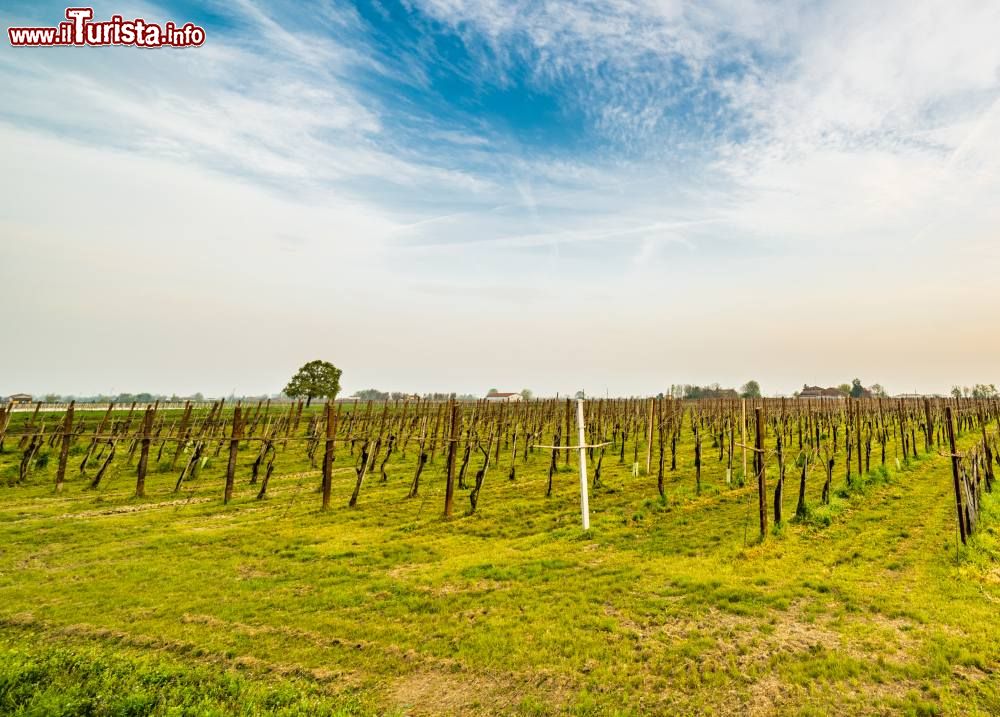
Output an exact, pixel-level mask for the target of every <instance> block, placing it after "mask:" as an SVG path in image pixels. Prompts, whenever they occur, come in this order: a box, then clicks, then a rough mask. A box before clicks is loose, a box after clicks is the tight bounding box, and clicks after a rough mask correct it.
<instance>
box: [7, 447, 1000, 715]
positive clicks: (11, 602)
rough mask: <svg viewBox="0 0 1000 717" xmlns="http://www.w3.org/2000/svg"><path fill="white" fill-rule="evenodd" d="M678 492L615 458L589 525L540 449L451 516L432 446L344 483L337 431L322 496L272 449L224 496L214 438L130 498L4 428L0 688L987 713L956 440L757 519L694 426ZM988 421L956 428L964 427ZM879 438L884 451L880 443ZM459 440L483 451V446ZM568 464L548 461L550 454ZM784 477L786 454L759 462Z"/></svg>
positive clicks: (977, 561)
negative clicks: (775, 517) (60, 467)
mask: <svg viewBox="0 0 1000 717" xmlns="http://www.w3.org/2000/svg"><path fill="white" fill-rule="evenodd" d="M683 437H684V439H685V440H686V441H687V442H686V443H682V444H681V449H680V451H679V461H678V470H677V471H676V472H671V473H668V484H667V499H666V500H665V501H661V500H660V498H659V496H658V495H657V490H656V480H655V476H653V477H648V476H644V475H643V476H640V477H638V478H636V477H632V475H631V472H630V469H631V466H630V465H620V464H619V463H618V458H617V456H612V455H611V454H610V453H609V454H608V455H607V456H605V459H604V470H603V476H602V478H603V487H601V488H600V489H597V490H596V491H593V492H592V494H591V510H592V515H591V521H592V529H591V530H590V531H589V533H587V534H583V533H582V531H581V529H580V526H579V503H578V497H579V493H578V491H579V478H578V473H577V467H576V463H575V460H574V461H572V462H571V463H570V464H569V466H566V467H565V468H563V469H562V470H561V471H560V472H559V473H558V474H557V476H556V485H555V489H554V492H553V496H552V497H551V498H546V497H545V483H546V468H547V464H548V452H547V451H538V452H536V453H535V454H534V456H533V457H532V459H531V460H530V461H529V462H528V463H527V464H521V463H520V459H518V461H519V465H518V472H517V477H516V480H514V481H509V480H508V479H507V466H508V465H509V463H508V460H509V459H507V458H504V459H503V460H502V461H501V464H500V466H499V467H494V468H492V469H491V471H490V473H489V475H488V476H487V479H486V483H485V486H484V488H483V491H482V495H481V497H480V503H479V508H478V510H477V512H476V513H475V514H474V515H468V514H467V508H468V505H469V502H468V498H467V493H466V492H465V491H461V492H459V494H458V496H457V498H456V506H457V510H456V515H455V517H453V518H452V519H450V520H445V519H443V518H442V507H443V500H444V498H443V494H444V479H443V473H444V464H445V461H444V457H443V456H442V455H440V453H439V454H438V456H437V457H436V458H435V461H434V463H433V464H432V465H430V466H429V467H428V469H427V470H426V471H425V473H424V478H423V482H422V490H421V495H420V496H419V497H418V498H415V499H411V500H407V499H406V498H405V496H406V493H407V490H408V488H409V483H410V479H411V477H412V471H413V454H414V453H415V448H414V447H412V446H411V449H410V451H409V453H408V455H407V457H406V459H403V458H402V456H401V455H399V453H397V454H396V455H395V458H394V460H393V461H392V462H390V464H389V466H388V474H389V479H388V481H387V482H385V483H382V482H381V481H380V479H379V476H378V475H377V474H374V475H372V476H371V477H370V478H369V479H368V480H367V481H366V483H365V486H364V489H363V491H362V493H361V500H360V502H359V505H358V507H357V508H354V509H349V508H347V500H348V497H349V496H350V493H351V490H352V488H353V483H354V474H353V470H352V468H351V461H350V457H349V456H348V455H347V452H346V451H345V450H341V449H338V459H337V462H336V463H335V469H334V474H333V479H334V482H333V494H334V508H333V510H331V511H329V512H327V513H321V512H320V511H319V510H318V508H319V502H320V501H319V495H318V493H317V489H318V486H319V474H318V472H316V471H310V470H309V466H308V464H307V461H306V460H305V458H304V457H299V458H292V456H291V454H288V455H285V454H281V455H280V456H279V459H278V461H277V463H276V465H277V467H278V472H277V474H276V476H275V477H274V478H273V479H272V482H271V488H270V491H269V498H268V499H266V500H264V501H257V500H256V499H255V496H256V492H257V491H256V488H255V487H254V486H250V485H247V477H248V476H249V464H250V462H251V461H252V459H253V455H252V451H250V450H246V451H243V452H241V454H240V463H239V473H238V476H239V481H238V485H237V494H236V498H235V499H234V501H233V502H231V503H230V504H229V505H228V506H226V505H223V503H222V500H221V498H222V475H223V472H224V470H225V452H224V451H223V454H222V455H220V456H219V457H216V458H212V459H211V460H210V462H209V463H208V464H207V465H206V466H205V467H204V468H203V470H202V472H201V474H200V476H199V477H198V478H197V479H195V480H192V481H190V482H188V483H186V484H185V486H184V488H183V489H182V491H181V493H180V494H174V493H173V492H172V490H173V486H174V482H175V480H176V474H177V472H178V471H179V467H178V469H177V470H174V471H168V470H167V469H166V461H163V462H161V463H160V464H158V465H155V466H153V467H151V473H150V476H149V477H148V479H147V492H148V495H147V497H146V498H145V499H142V500H137V499H135V498H133V497H132V494H133V492H134V482H135V480H134V465H133V466H127V465H125V463H124V459H123V458H122V459H120V460H119V462H118V463H116V464H115V467H114V468H113V469H112V472H111V473H110V475H108V476H107V477H106V478H105V480H104V482H103V484H102V486H101V488H100V490H98V491H91V490H87V489H86V485H87V480H86V479H85V478H84V477H82V476H79V475H78V473H77V471H76V465H78V463H79V460H76V461H75V462H74V460H73V457H74V456H78V455H79V453H80V452H82V451H83V450H84V449H85V445H81V444H77V445H74V447H73V453H74V455H73V456H71V459H70V466H71V470H70V471H69V474H68V482H67V484H66V489H65V491H64V492H63V493H61V494H58V495H57V494H55V493H54V491H53V482H54V479H53V476H54V471H55V451H50V452H49V455H50V460H49V461H48V464H47V465H45V466H44V467H38V468H36V469H35V470H34V472H33V473H32V474H31V476H30V478H29V480H28V481H27V482H26V483H23V484H20V485H13V481H14V479H15V478H16V476H17V464H18V462H19V460H20V452H19V451H16V450H14V449H15V448H16V443H13V442H11V441H10V440H8V449H7V451H6V452H5V453H3V454H0V713H2V714H13V715H22V714H23V715H60V714H66V715H145V714H168V715H181V714H198V715H201V714H240V715H257V714H272V713H273V714H287V715H292V714H294V715H322V714H345V715H346V714H438V713H446V714H458V713H461V714H494V713H505V714H506V713H512V714H539V715H543V714H561V713H570V714H693V713H704V714H770V713H792V714H862V713H864V714H870V713H887V714H895V713H900V714H976V713H979V714H998V713H1000V677H998V674H997V670H998V668H1000V568H998V563H997V562H996V560H997V557H998V556H1000V548H998V542H997V532H996V531H997V525H998V521H997V517H998V514H1000V506H998V504H997V503H996V501H995V499H994V498H993V496H988V497H987V498H986V499H985V505H984V516H983V524H982V526H981V528H980V531H979V532H978V533H977V534H976V536H975V537H974V538H973V539H972V541H971V543H970V546H969V547H967V548H961V549H960V548H959V546H958V540H957V530H956V519H955V506H954V497H953V493H952V485H951V474H950V468H949V460H948V459H947V458H945V457H942V456H940V455H938V454H937V453H930V454H926V455H921V457H920V459H919V460H915V461H912V462H911V463H910V464H909V465H906V466H901V467H900V468H897V467H896V466H895V462H894V460H893V459H892V456H893V455H894V453H893V448H892V447H890V449H889V451H888V454H889V457H890V459H889V462H890V464H892V465H891V469H890V470H889V471H873V472H872V474H870V475H868V476H867V477H866V478H865V480H864V482H863V483H861V484H858V483H856V484H855V486H854V488H853V489H852V490H850V491H848V490H846V489H845V484H844V469H843V456H842V455H841V456H839V457H838V461H837V466H836V468H835V472H834V476H835V480H834V489H835V495H834V500H833V504H832V505H831V506H829V507H820V506H819V502H820V500H819V494H820V488H821V484H822V480H823V477H822V470H821V469H820V468H819V466H818V465H817V466H816V468H814V469H813V470H812V471H811V473H810V477H809V491H808V495H809V502H810V508H811V514H810V517H809V519H808V520H806V521H802V522H797V521H795V520H788V518H791V516H793V515H794V512H795V501H796V491H797V485H798V472H797V470H795V469H794V468H793V467H790V468H789V471H788V477H787V482H786V489H785V501H784V505H785V515H786V522H785V523H784V524H782V525H781V526H778V527H777V528H776V529H774V530H773V531H771V532H770V534H769V535H768V536H767V538H766V539H765V540H764V541H762V542H760V541H758V540H757V539H756V533H757V524H756V489H755V487H742V488H740V487H730V486H727V485H726V483H725V480H724V466H723V464H721V463H718V462H717V461H716V458H717V455H716V453H715V451H714V449H712V448H710V442H709V441H708V440H706V452H705V459H704V461H705V464H704V473H703V486H704V488H703V491H702V494H701V495H700V496H696V495H695V493H694V472H693V466H692V464H693V455H692V453H691V449H690V432H689V431H687V430H685V431H683ZM976 438H977V436H974V435H972V434H969V435H966V436H963V437H962V439H961V440H962V442H963V445H965V444H971V442H972V441H974V440H975V439H976ZM872 458H873V465H875V463H876V457H875V456H873V457H872ZM474 465H475V464H474ZM560 466H562V461H560ZM768 475H769V485H770V486H771V487H772V488H773V481H774V478H775V476H776V471H775V470H774V469H773V467H769V474H768Z"/></svg>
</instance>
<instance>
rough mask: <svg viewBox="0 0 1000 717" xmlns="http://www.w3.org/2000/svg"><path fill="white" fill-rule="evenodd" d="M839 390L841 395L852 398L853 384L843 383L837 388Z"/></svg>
mask: <svg viewBox="0 0 1000 717" xmlns="http://www.w3.org/2000/svg"><path fill="white" fill-rule="evenodd" d="M837 390H838V391H839V392H840V393H842V394H844V395H845V396H850V395H851V384H849V383H842V384H840V385H839V386H837Z"/></svg>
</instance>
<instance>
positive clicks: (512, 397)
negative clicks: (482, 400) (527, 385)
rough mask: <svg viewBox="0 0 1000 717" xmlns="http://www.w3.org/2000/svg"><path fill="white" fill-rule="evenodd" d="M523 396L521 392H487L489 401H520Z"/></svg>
mask: <svg viewBox="0 0 1000 717" xmlns="http://www.w3.org/2000/svg"><path fill="white" fill-rule="evenodd" d="M521 398H522V396H521V394H519V393H490V394H487V396H486V400H487V401H491V402H495V401H503V402H512V401H520V400H521Z"/></svg>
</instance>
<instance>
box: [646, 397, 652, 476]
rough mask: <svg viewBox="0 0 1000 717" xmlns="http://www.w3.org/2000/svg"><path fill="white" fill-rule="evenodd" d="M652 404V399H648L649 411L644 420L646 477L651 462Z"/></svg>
mask: <svg viewBox="0 0 1000 717" xmlns="http://www.w3.org/2000/svg"><path fill="white" fill-rule="evenodd" d="M653 402H654V399H652V398H651V399H649V411H648V417H647V420H646V423H647V430H646V475H649V468H650V464H651V461H652V460H653Z"/></svg>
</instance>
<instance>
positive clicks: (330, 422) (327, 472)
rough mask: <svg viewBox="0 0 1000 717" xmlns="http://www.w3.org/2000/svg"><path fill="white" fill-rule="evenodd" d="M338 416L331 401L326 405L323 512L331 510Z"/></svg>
mask: <svg viewBox="0 0 1000 717" xmlns="http://www.w3.org/2000/svg"><path fill="white" fill-rule="evenodd" d="M337 415H338V414H336V413H334V412H333V406H331V405H330V403H329V401H328V402H327V404H326V444H325V446H324V447H323V510H329V508H330V487H331V485H332V483H333V441H334V437H335V436H336V435H337Z"/></svg>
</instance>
